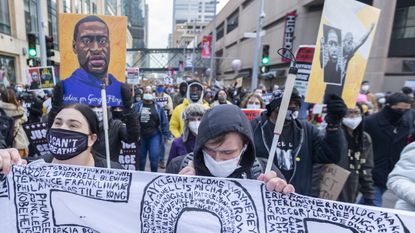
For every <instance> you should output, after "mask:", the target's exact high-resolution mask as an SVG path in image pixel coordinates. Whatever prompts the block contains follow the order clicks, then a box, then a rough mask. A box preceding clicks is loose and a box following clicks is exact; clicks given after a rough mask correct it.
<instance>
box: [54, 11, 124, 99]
mask: <svg viewBox="0 0 415 233" xmlns="http://www.w3.org/2000/svg"><path fill="white" fill-rule="evenodd" d="M59 29H60V30H59V49H60V56H61V66H60V78H61V80H63V86H64V103H65V104H68V103H74V102H75V103H83V104H88V105H91V106H101V102H102V99H101V84H102V83H103V81H106V82H105V83H106V88H105V89H106V95H107V96H106V97H107V98H106V99H107V104H108V106H122V100H121V85H122V83H123V82H124V81H125V64H126V42H125V41H126V31H127V17H124V16H96V15H80V14H59ZM91 51H92V52H91Z"/></svg>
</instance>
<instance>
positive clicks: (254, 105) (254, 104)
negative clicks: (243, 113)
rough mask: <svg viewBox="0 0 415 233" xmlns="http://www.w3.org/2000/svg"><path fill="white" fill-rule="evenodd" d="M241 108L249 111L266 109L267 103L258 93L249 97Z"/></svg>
mask: <svg viewBox="0 0 415 233" xmlns="http://www.w3.org/2000/svg"><path fill="white" fill-rule="evenodd" d="M241 108H247V109H265V103H264V101H263V100H262V98H261V96H259V95H258V94H256V93H251V94H249V95H247V96H246V97H245V98H244V100H243V101H242V103H241Z"/></svg>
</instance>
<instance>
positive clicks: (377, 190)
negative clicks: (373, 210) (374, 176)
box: [358, 185, 386, 207]
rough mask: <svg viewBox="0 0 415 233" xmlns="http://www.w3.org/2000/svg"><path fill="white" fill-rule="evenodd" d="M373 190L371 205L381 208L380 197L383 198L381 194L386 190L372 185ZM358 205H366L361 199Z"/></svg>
mask: <svg viewBox="0 0 415 233" xmlns="http://www.w3.org/2000/svg"><path fill="white" fill-rule="evenodd" d="M373 189H374V190H375V197H374V199H373V204H374V205H375V206H377V207H382V196H383V193H385V192H386V188H382V187H379V186H375V185H374V186H373ZM358 204H361V205H364V204H366V203H365V200H364V199H363V197H362V198H360V200H359V202H358Z"/></svg>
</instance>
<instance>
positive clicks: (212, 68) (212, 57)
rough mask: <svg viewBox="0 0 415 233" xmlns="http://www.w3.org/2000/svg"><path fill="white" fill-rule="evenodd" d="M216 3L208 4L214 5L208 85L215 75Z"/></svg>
mask: <svg viewBox="0 0 415 233" xmlns="http://www.w3.org/2000/svg"><path fill="white" fill-rule="evenodd" d="M218 2H219V1H216V0H215V1H211V2H210V3H213V4H214V7H213V12H214V15H213V19H212V51H211V52H210V74H209V83H211V82H212V79H213V73H214V72H215V73H216V71H215V56H216V53H215V50H216V4H217V3H218Z"/></svg>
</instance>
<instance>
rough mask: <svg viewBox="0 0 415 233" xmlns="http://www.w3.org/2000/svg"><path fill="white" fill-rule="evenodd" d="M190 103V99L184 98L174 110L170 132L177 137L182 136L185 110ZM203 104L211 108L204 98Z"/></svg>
mask: <svg viewBox="0 0 415 233" xmlns="http://www.w3.org/2000/svg"><path fill="white" fill-rule="evenodd" d="M189 104H190V102H189V100H188V99H184V100H183V103H181V104H179V105H178V106H177V107H176V108H175V109H174V110H173V114H172V116H171V119H170V132H171V133H172V134H173V136H174V137H175V138H178V137H180V135H182V133H183V130H184V121H183V117H182V114H183V111H184V109H185V108H186V107H187V106H188V105H189ZM203 106H205V107H206V109H207V108H209V103H208V102H206V101H205V100H203Z"/></svg>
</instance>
